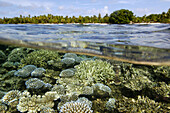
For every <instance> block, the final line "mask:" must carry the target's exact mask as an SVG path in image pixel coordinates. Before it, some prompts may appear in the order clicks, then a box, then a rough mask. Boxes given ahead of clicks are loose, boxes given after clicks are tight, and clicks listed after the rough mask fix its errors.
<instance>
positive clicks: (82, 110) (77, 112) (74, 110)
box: [60, 101, 93, 113]
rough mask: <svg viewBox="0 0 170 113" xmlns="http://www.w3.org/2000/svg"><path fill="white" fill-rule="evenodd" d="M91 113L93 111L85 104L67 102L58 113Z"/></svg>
mask: <svg viewBox="0 0 170 113" xmlns="http://www.w3.org/2000/svg"><path fill="white" fill-rule="evenodd" d="M68 112H71V113H92V112H93V111H92V110H91V108H90V107H89V105H88V104H85V103H83V102H74V101H71V102H67V103H65V104H64V105H63V106H62V107H61V109H60V113H68Z"/></svg>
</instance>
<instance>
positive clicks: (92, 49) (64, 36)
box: [0, 24, 170, 65]
mask: <svg viewBox="0 0 170 113" xmlns="http://www.w3.org/2000/svg"><path fill="white" fill-rule="evenodd" d="M0 43H3V44H4V43H6V44H11V45H21V46H26V47H35V48H46V49H54V50H56V51H60V52H74V53H77V54H86V55H92V56H99V57H103V58H107V59H114V60H121V61H126V62H132V63H138V64H150V65H170V25H169V24H133V25H128V24H122V25H107V24H85V25H82V24H38V25H37V24H17V25H15V24H11V25H9V24H5V25H0Z"/></svg>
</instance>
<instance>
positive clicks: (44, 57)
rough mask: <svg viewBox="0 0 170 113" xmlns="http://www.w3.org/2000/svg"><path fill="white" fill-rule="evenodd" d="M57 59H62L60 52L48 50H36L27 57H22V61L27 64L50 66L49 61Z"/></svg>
mask: <svg viewBox="0 0 170 113" xmlns="http://www.w3.org/2000/svg"><path fill="white" fill-rule="evenodd" d="M50 60H55V61H60V60H61V58H60V56H59V54H58V52H54V51H48V50H36V51H33V52H31V53H29V54H28V55H27V57H25V58H23V59H21V63H23V64H25V65H30V64H32V65H35V66H37V67H43V68H45V69H46V68H49V67H48V63H47V62H48V61H50Z"/></svg>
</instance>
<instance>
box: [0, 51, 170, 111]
mask: <svg viewBox="0 0 170 113" xmlns="http://www.w3.org/2000/svg"><path fill="white" fill-rule="evenodd" d="M6 50H8V49H6ZM169 70H170V67H166V66H164V67H162V66H157V67H156V66H150V67H149V66H136V65H133V64H129V63H122V62H116V61H109V62H108V61H105V60H101V59H96V58H93V57H88V56H86V57H85V56H82V55H76V54H74V53H66V54H62V53H58V52H54V51H47V50H35V49H29V48H13V49H10V51H8V52H6V51H2V50H0V96H1V98H2V99H1V101H0V112H2V113H5V112H7V113H12V112H14V113H20V112H28V113H39V112H40V113H55V112H56V113H57V112H61V113H66V112H71V111H72V110H73V111H76V112H77V113H81V112H87V113H92V112H94V113H95V112H99V113H110V112H168V111H169V109H170V108H169V103H168V102H169V101H168V99H169V96H170V94H169V92H170V86H169V81H167V80H169V79H170V77H169V72H170V71H169Z"/></svg>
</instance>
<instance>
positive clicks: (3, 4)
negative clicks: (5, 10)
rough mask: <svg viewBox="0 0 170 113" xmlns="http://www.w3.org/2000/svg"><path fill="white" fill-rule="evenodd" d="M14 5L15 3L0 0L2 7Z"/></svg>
mask: <svg viewBox="0 0 170 113" xmlns="http://www.w3.org/2000/svg"><path fill="white" fill-rule="evenodd" d="M12 5H13V4H11V3H8V2H3V1H0V7H10V6H12Z"/></svg>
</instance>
